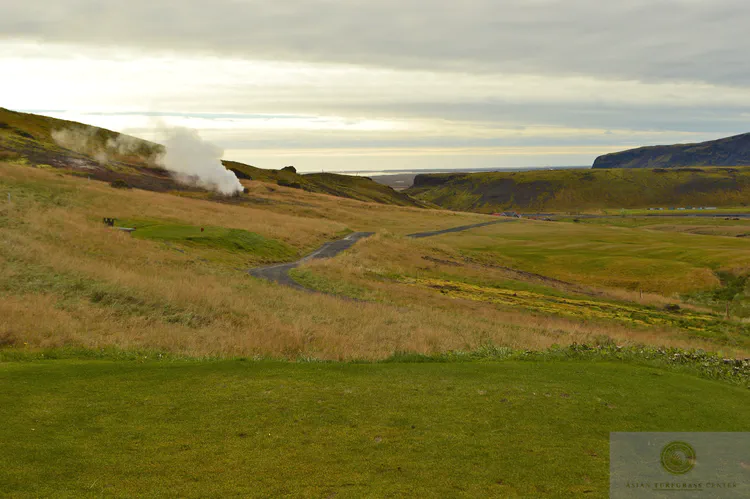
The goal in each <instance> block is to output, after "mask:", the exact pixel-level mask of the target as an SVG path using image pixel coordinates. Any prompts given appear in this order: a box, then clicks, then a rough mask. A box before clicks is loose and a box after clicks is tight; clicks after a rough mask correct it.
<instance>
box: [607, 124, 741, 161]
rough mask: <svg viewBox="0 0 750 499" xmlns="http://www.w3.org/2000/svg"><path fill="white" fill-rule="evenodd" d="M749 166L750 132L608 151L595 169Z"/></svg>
mask: <svg viewBox="0 0 750 499" xmlns="http://www.w3.org/2000/svg"><path fill="white" fill-rule="evenodd" d="M747 165H750V133H745V134H742V135H735V136H734V137H727V138H724V139H719V140H711V141H708V142H701V143H698V144H675V145H671V146H651V147H639V148H637V149H630V150H627V151H622V152H615V153H612V154H605V155H604V156H599V157H598V158H596V160H595V161H594V166H593V168H674V167H680V166H747Z"/></svg>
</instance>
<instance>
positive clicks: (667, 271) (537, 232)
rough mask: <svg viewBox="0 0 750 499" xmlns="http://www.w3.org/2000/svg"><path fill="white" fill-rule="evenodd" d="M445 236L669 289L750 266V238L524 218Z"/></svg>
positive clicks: (498, 256) (488, 254)
mask: <svg viewBox="0 0 750 499" xmlns="http://www.w3.org/2000/svg"><path fill="white" fill-rule="evenodd" d="M437 239H438V240H439V242H441V243H443V244H445V245H449V246H451V247H455V248H457V249H459V250H460V251H462V252H463V253H464V254H466V255H468V256H471V257H473V258H476V259H478V260H482V261H484V262H486V263H488V264H497V265H503V266H507V267H512V268H516V269H520V270H525V271H529V272H534V273H537V274H542V275H546V276H549V277H554V278H557V279H560V280H563V281H569V282H574V283H580V284H587V285H592V286H599V287H608V288H622V289H625V290H631V291H638V290H643V291H646V292H654V293H659V294H663V295H666V296H670V295H675V294H679V293H688V292H692V291H696V290H701V289H708V288H712V287H716V286H718V285H719V283H720V282H719V279H718V278H717V277H716V275H715V274H714V272H715V271H718V270H739V271H743V269H745V270H746V269H748V268H750V241H748V240H747V239H744V238H727V237H712V236H706V235H695V234H683V233H673V232H667V231H654V230H643V229H638V228H629V227H610V226H602V225H589V224H580V223H579V224H576V223H566V222H541V221H522V222H516V223H509V224H500V225H496V226H490V227H484V228H481V229H477V230H475V231H472V232H471V234H468V233H464V234H456V235H452V234H447V235H443V236H439V237H438V238H437Z"/></svg>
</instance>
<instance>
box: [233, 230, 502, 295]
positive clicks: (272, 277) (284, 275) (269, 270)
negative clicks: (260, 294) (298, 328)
mask: <svg viewBox="0 0 750 499" xmlns="http://www.w3.org/2000/svg"><path fill="white" fill-rule="evenodd" d="M509 221H510V220H493V221H492V222H483V223H479V224H473V225H462V226H460V227H452V228H450V229H443V230H436V231H432V232H417V233H416V234H409V235H408V236H406V237H411V238H414V239H421V238H424V237H432V236H439V235H440V234H448V233H450V232H461V231H464V230H469V229H475V228H477V227H484V226H486V225H494V224H498V223H503V222H509ZM373 234H374V233H373V232H353V233H352V234H349V235H348V236H346V237H345V238H343V239H339V240H338V241H332V242H330V243H325V244H324V245H323V246H321V247H320V248H318V249H317V250H315V251H314V252H312V253H310V254H309V255H307V256H306V257H305V258H302V259H301V260H297V261H296V262H290V263H280V264H278V265H270V266H268V267H258V268H255V269H250V270H248V271H247V273H248V274H250V275H251V276H253V277H258V278H260V279H266V280H268V281H273V282H277V283H279V284H282V285H284V286H289V287H291V288H294V289H299V290H301V291H313V290H311V289H308V288H306V287H304V286H302V285H300V284H299V283H298V282H296V281H295V280H294V279H292V277H291V276H290V275H289V271H290V270H292V269H293V268H296V267H298V266H299V265H301V264H303V263H305V262H307V261H309V260H316V259H319V258H333V257H334V256H336V255H338V254H339V253H341V252H343V251H346V250H348V249H349V248H351V247H352V246H353V245H354V243H356V242H357V241H359V240H360V239H365V238H367V237H370V236H371V235H373Z"/></svg>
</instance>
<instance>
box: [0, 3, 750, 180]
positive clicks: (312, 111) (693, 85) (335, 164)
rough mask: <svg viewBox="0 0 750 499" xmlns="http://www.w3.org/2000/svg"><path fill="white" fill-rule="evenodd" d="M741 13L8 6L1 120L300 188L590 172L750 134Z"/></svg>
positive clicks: (660, 7) (538, 7)
mask: <svg viewBox="0 0 750 499" xmlns="http://www.w3.org/2000/svg"><path fill="white" fill-rule="evenodd" d="M748 26H750V2H748V1H747V0H619V1H614V0H613V1H605V0H463V1H461V2H456V1H447V0H377V1H375V0H367V1H365V0H275V1H274V0H264V1H261V0H214V1H204V0H201V1H198V0H179V1H177V0H167V1H159V0H128V1H127V2H102V1H101V0H25V1H22V2H7V5H3V7H2V11H1V13H0V73H1V74H2V78H0V106H2V107H7V108H10V109H15V110H23V111H30V112H40V113H42V114H48V115H51V116H56V117H61V118H66V119H73V120H76V121H82V122H85V123H91V124H96V125H99V126H104V127H107V128H111V129H115V130H118V131H125V132H128V133H132V134H134V135H137V136H140V137H144V138H152V139H153V138H157V135H156V132H155V129H156V128H157V127H158V126H161V125H163V124H166V125H183V126H189V127H192V128H196V129H198V130H200V133H201V135H202V136H204V138H206V139H208V140H211V141H213V142H215V143H217V144H218V145H220V146H221V147H223V148H224V149H225V151H226V152H225V157H226V158H228V159H235V160H239V161H245V162H248V163H251V164H255V165H257V166H261V167H271V168H277V167H280V166H284V165H288V164H293V165H295V166H297V167H298V169H300V170H303V171H305V170H306V171H314V170H329V171H330V170H383V169H411V168H459V167H463V168H492V167H498V168H501V167H511V166H545V165H590V164H591V163H592V162H593V160H594V158H595V157H596V156H598V155H599V154H603V153H607V152H612V151H616V150H622V149H627V148H630V147H635V146H640V145H649V144H660V143H674V142H695V141H700V140H707V139H713V138H718V137H722V136H727V135H733V134H738V133H744V132H748V131H750V59H749V58H748V54H750V37H748V36H747V30H748Z"/></svg>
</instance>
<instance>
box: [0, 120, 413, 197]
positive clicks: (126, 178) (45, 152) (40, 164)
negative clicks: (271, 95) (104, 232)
mask: <svg viewBox="0 0 750 499" xmlns="http://www.w3.org/2000/svg"><path fill="white" fill-rule="evenodd" d="M163 154H164V147H163V146H161V145H160V144H155V143H153V142H148V141H145V140H142V139H138V138H136V137H131V136H128V135H125V134H120V133H117V132H113V131H110V130H106V129H103V128H97V127H92V126H89V125H85V124H82V123H76V122H72V121H65V120H59V119H56V118H50V117H47V116H41V115H35V114H28V113H19V112H15V111H10V110H8V109H3V108H0V161H6V162H10V163H15V164H22V165H28V166H34V167H37V168H55V169H58V170H60V171H63V172H66V173H70V174H73V175H79V176H83V177H87V178H92V179H95V180H102V181H107V182H113V181H116V180H120V181H122V182H124V183H125V184H127V185H129V186H130V187H135V188H139V189H145V190H151V191H160V192H164V191H173V192H193V193H197V192H202V190H201V189H200V188H195V187H187V186H185V185H183V184H179V183H177V182H176V181H174V179H173V178H172V176H171V175H170V174H169V172H167V171H166V170H164V168H163V167H161V166H160V162H159V158H160V156H161V155H163ZM224 164H225V166H226V167H227V168H228V169H230V170H232V171H234V172H235V174H236V175H237V176H238V177H239V178H240V179H246V180H255V181H260V182H266V183H272V184H277V185H281V186H285V187H292V188H299V189H304V190H306V191H309V192H316V193H320V194H328V195H332V196H338V197H345V198H351V199H357V200H360V201H371V202H376V203H384V204H394V205H399V206H423V203H420V202H419V201H416V200H414V199H411V198H410V197H409V196H407V195H406V194H403V193H399V192H396V191H394V190H393V189H391V188H390V187H387V186H384V185H380V184H378V183H376V182H374V181H372V180H371V179H369V178H366V177H352V176H347V175H336V174H331V173H326V174H312V175H298V174H297V173H295V172H293V171H281V170H264V169H260V168H255V167H252V166H249V165H245V164H242V163H237V162H233V161H224Z"/></svg>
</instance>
